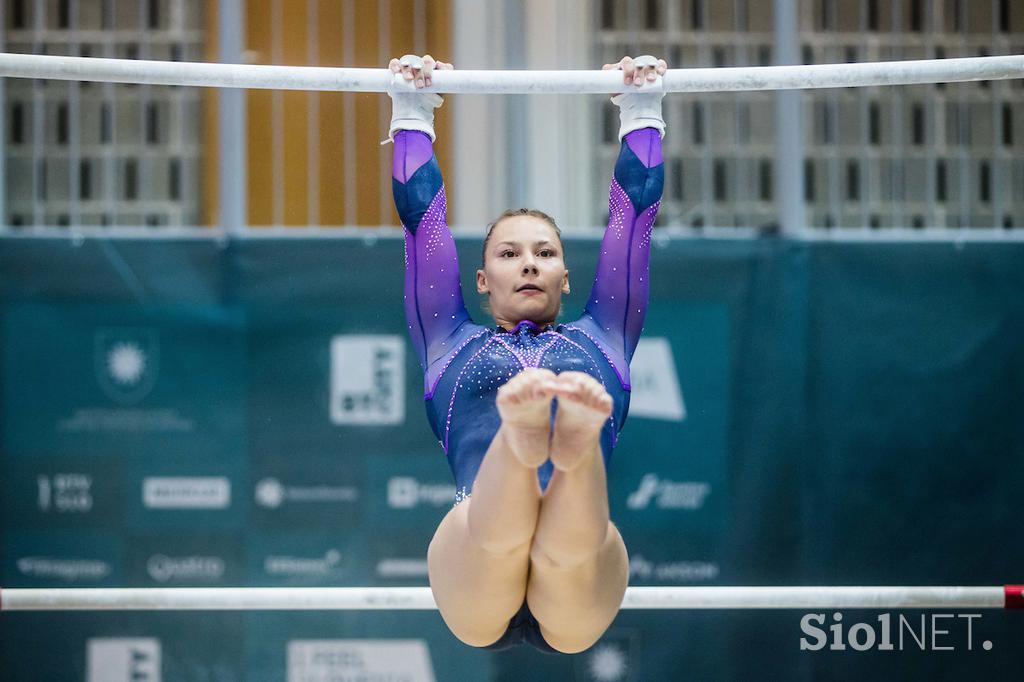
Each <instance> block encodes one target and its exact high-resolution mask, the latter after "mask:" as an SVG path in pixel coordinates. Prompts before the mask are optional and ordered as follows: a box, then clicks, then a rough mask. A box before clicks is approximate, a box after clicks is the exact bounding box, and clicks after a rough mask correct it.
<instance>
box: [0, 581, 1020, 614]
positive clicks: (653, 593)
mask: <svg viewBox="0 0 1024 682" xmlns="http://www.w3.org/2000/svg"><path fill="white" fill-rule="evenodd" d="M1020 606H1021V586H1019V585H1018V586H1014V585H1011V586H1005V587H854V586H842V587H835V586H816V587H812V586H798V587H630V588H629V589H627V590H626V596H625V599H623V602H622V608H624V609H840V608H851V609H852V608H865V609H1002V608H1007V607H1010V608H1019V607H1020ZM436 608H437V606H436V605H435V603H434V598H433V595H432V594H431V592H430V588H429V587H181V588H82V589H73V588H71V589H68V588H61V589H23V588H17V589H3V590H0V610H3V611H261V610H278V611H280V610H284V611H322V610H323V611H326V610H432V609H436Z"/></svg>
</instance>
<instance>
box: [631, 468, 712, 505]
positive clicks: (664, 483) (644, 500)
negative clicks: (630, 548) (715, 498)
mask: <svg viewBox="0 0 1024 682" xmlns="http://www.w3.org/2000/svg"><path fill="white" fill-rule="evenodd" d="M709 494H711V484H710V483H707V482H704V481H670V480H668V479H665V478H658V475H657V474H651V473H648V474H644V476H643V478H641V479H640V485H639V486H638V487H637V489H636V490H634V491H633V492H632V493H630V494H629V497H627V498H626V506H627V507H629V508H630V509H633V510H641V509H647V507H648V506H650V504H651V502H652V501H653V502H654V504H655V506H656V507H657V508H658V509H686V510H690V511H696V510H698V509H700V508H701V507H703V506H704V501H705V500H706V499H707V496H708V495H709Z"/></svg>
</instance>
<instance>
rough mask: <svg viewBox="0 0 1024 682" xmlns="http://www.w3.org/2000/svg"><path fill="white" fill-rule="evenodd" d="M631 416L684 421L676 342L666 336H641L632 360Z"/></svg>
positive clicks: (630, 381)
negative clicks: (670, 340) (676, 362)
mask: <svg viewBox="0 0 1024 682" xmlns="http://www.w3.org/2000/svg"><path fill="white" fill-rule="evenodd" d="M629 383H630V385H631V388H632V390H631V392H630V396H629V416H630V417H633V418H635V417H646V418H647V419H662V420H665V421H672V422H681V421H683V420H684V419H686V404H685V403H684V402H683V391H682V389H680V388H679V375H678V374H677V373H676V364H675V361H674V360H673V359H672V344H670V343H669V340H668V339H667V338H665V337H662V336H655V337H650V338H647V337H645V338H642V339H640V343H639V344H638V345H637V347H636V352H635V353H634V354H633V360H632V361H631V362H630V363H629Z"/></svg>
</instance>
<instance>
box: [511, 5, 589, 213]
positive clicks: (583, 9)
mask: <svg viewBox="0 0 1024 682" xmlns="http://www.w3.org/2000/svg"><path fill="white" fill-rule="evenodd" d="M524 6H525V12H526V15H525V29H526V30H525V36H526V44H525V46H524V47H525V50H526V68H528V69H594V68H600V64H595V63H594V61H596V56H595V54H596V51H595V50H594V46H593V44H592V42H591V36H592V35H593V26H592V24H593V21H594V16H593V12H594V10H593V7H592V3H589V2H584V1H583V0H566V1H564V2H550V1H548V0H526V2H525V3H524ZM599 107H600V103H599V101H598V98H597V97H564V96H556V95H539V96H535V97H530V98H529V100H528V102H527V112H526V115H527V128H526V134H527V135H528V137H529V139H528V140H523V141H522V143H523V144H524V145H525V147H526V149H527V150H528V156H527V159H526V168H525V169H521V170H520V172H525V173H526V178H525V180H526V196H527V201H528V204H529V205H530V206H531V207H535V208H539V209H541V210H543V211H545V212H547V213H549V214H551V215H552V216H553V217H554V218H555V220H557V221H558V222H559V223H560V224H562V225H565V226H569V227H572V226H583V225H591V224H593V223H594V221H595V218H594V215H593V197H592V196H590V195H591V194H592V191H593V190H592V187H591V173H592V168H593V158H594V155H593V149H594V147H595V146H596V144H597V140H596V139H595V135H596V133H597V130H596V126H595V125H594V124H593V122H594V121H595V120H596V117H597V115H598V112H599ZM515 170H519V169H513V171H515Z"/></svg>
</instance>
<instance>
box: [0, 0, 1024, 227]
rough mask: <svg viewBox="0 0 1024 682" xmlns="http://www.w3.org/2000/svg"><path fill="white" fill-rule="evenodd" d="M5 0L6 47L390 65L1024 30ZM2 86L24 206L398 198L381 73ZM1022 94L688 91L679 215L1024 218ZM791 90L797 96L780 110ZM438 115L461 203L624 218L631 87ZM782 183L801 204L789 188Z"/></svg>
mask: <svg viewBox="0 0 1024 682" xmlns="http://www.w3.org/2000/svg"><path fill="white" fill-rule="evenodd" d="M0 11H3V13H4V15H5V16H4V17H3V26H4V33H3V40H4V47H3V49H5V50H8V51H12V52H24V53H42V54H71V55H82V56H95V57H118V58H129V59H157V60H182V61H244V62H250V63H267V64H287V65H323V66H342V65H344V66H365V67H369V66H382V65H384V64H386V62H387V61H388V59H389V57H390V56H392V55H400V54H403V53H406V52H417V53H423V52H426V51H430V52H432V53H433V54H434V55H435V56H436V57H438V58H439V59H443V60H451V61H454V62H455V63H456V66H457V67H458V66H461V67H463V68H512V69H514V68H548V69H551V68H559V69H574V68H597V67H599V66H600V65H601V64H602V63H605V62H612V61H615V60H617V59H618V58H619V57H620V56H621V55H623V54H627V53H628V54H633V55H636V54H641V53H652V54H657V55H661V56H664V57H665V58H666V59H667V60H668V61H669V63H670V65H671V66H673V67H703V66H712V67H744V66H766V65H771V64H774V63H785V62H787V61H790V60H787V59H786V58H785V55H787V54H790V55H792V54H795V55H797V56H798V59H799V61H802V62H803V63H808V64H811V63H837V62H871V61H884V60H903V59H932V58H944V57H961V56H982V55H995V54H1014V53H1018V54H1019V53H1024V6H1022V5H1021V4H1020V3H1015V2H1012V1H1011V0H977V1H971V2H968V1H967V0H899V1H896V2H888V1H886V2H883V1H882V0H776V2H774V3H769V2H753V1H752V0H728V1H726V2H712V1H711V0H622V1H617V0H603V1H602V2H598V3H589V2H582V1H580V0H569V1H567V2H560V3H547V2H539V1H537V0H527V1H526V2H498V3H477V2H472V1H470V0H387V1H386V2H372V3H371V2H357V1H356V0H337V1H333V0H302V1H300V2H288V3H285V2H284V0H249V1H244V2H243V1H241V0H223V1H222V2H219V3H213V2H211V3H202V2H198V0H102V1H97V2H84V1H82V0H7V2H5V3H4V6H3V9H2V10H0ZM783 19H786V20H788V21H789V22H790V24H789V25H790V28H789V29H788V30H787V29H786V28H785V26H786V21H782V20H783ZM2 92H3V107H2V110H3V114H2V116H3V118H4V125H3V128H4V133H5V134H4V135H3V144H4V152H3V158H4V163H5V166H6V168H5V178H6V180H5V183H4V188H3V192H4V202H3V204H4V205H3V212H2V215H3V219H4V223H5V224H6V225H7V226H8V227H9V228H10V229H17V228H19V227H24V226H68V225H73V226H74V225H97V226H102V225H112V226H140V225H148V226H154V227H160V226H193V225H208V226H214V225H220V226H225V227H232V228H235V229H237V228H239V227H243V226H339V225H361V226H376V225H393V224H396V223H397V217H396V215H395V214H394V211H393V208H392V207H391V199H390V180H389V177H388V176H389V162H390V159H389V157H390V147H388V146H383V147H382V146H380V145H379V141H380V140H381V139H382V138H383V137H384V136H385V134H386V128H387V122H388V117H389V113H390V102H388V101H387V99H386V98H385V97H383V96H380V95H376V94H370V93H365V94H354V93H350V94H341V93H305V92H281V91H248V92H245V93H231V92H230V91H215V90H206V89H201V88H174V87H161V86H131V85H113V84H106V85H104V84H89V83H76V82H56V81H54V82H44V81H29V80H15V79H9V80H7V81H6V82H5V83H4V85H3V91H2ZM1022 95H1024V80H1016V81H1002V82H994V83H972V84H960V85H956V84H951V85H941V84H940V85H934V86H914V87H900V88H849V89H841V90H840V89H834V90H818V91H806V92H803V93H789V94H777V93H771V92H753V93H739V94H730V93H717V94H706V95H700V96H673V97H670V98H668V99H666V105H665V114H666V120H667V122H668V137H667V139H666V157H667V166H666V178H667V182H666V192H665V199H664V206H663V209H662V211H661V214H660V216H659V223H658V224H659V226H678V227H681V228H689V229H693V228H696V229H700V228H707V227H724V228H748V229H749V230H750V233H751V234H756V232H757V231H758V230H759V229H764V228H778V227H781V228H782V229H783V230H788V231H793V230H795V231H799V230H800V228H801V227H802V226H804V225H805V226H808V227H811V228H832V227H836V228H838V227H855V228H924V227H929V228H1008V229H1009V228H1014V227H1019V226H1020V225H1022V224H1024V159H1022V158H1021V154H1020V150H1021V146H1022V140H1021V138H1022V137H1024V135H1022V131H1024V120H1022V118H1024V109H1022V108H1021V107H1019V106H1014V104H1015V103H1019V102H1020V101H1021V99H1022ZM781 97H790V98H795V99H793V100H792V101H794V102H796V105H795V106H796V109H791V110H790V111H794V112H796V115H795V116H792V115H786V116H781V117H780V116H779V115H778V113H777V112H778V111H779V109H778V106H779V98H781ZM225 106H227V107H228V108H227V109H226V110H225V109H224V107H225ZM438 124H439V125H438V131H439V138H438V143H437V152H438V157H439V159H440V161H441V164H442V168H443V170H444V171H445V175H446V179H447V184H448V187H449V195H450V197H451V200H450V201H451V203H450V207H451V219H452V222H453V224H456V225H462V226H466V227H472V226H477V227H479V226H480V225H482V224H483V223H485V222H487V221H488V220H489V219H490V218H491V217H492V216H493V215H495V214H497V213H498V212H500V211H501V210H502V209H504V208H506V207H508V206H518V205H529V206H536V207H538V208H541V209H543V210H546V211H548V212H550V213H552V214H553V215H555V216H556V218H558V219H559V220H560V222H561V223H562V224H563V225H564V226H566V227H567V228H569V229H572V228H574V227H592V226H599V225H601V224H603V222H604V220H605V217H606V214H607V205H606V187H607V182H608V177H609V175H610V172H611V164H612V163H613V159H614V157H615V154H616V150H617V140H616V139H615V137H616V131H617V111H616V110H615V108H614V107H613V106H612V105H611V104H609V103H607V102H606V101H605V102H603V103H602V101H601V98H598V97H562V96H545V97H536V96H533V97H527V96H504V97H487V96H459V97H456V96H450V97H449V98H448V102H447V103H446V106H445V107H444V108H443V109H442V110H440V113H439V115H438ZM787 130H788V131H789V133H790V135H791V137H790V138H786V137H785V133H786V131H787ZM793 135H796V142H797V143H796V144H795V145H794V144H787V145H785V148H784V149H780V145H778V144H777V141H778V140H780V139H792V136H793ZM783 175H785V176H786V179H787V180H789V182H781V179H782V176H783ZM786 194H788V195H790V198H791V199H794V200H795V201H796V203H799V204H800V208H801V210H800V211H799V212H798V213H796V214H794V213H792V212H789V213H787V212H785V211H780V203H781V202H782V201H783V199H784V197H783V195H786ZM794 194H799V199H798V200H796V199H795V197H794V196H793V195H794ZM230 206H234V207H235V208H236V209H237V210H236V211H235V212H234V213H231V212H230V211H228V212H227V213H225V209H226V208H229V207H230ZM794 216H795V217H794ZM226 222H230V223H237V224H233V225H230V226H229V225H225V223H226ZM793 222H796V223H801V224H800V225H793V224H791V223H793ZM745 232H746V230H741V233H745Z"/></svg>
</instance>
